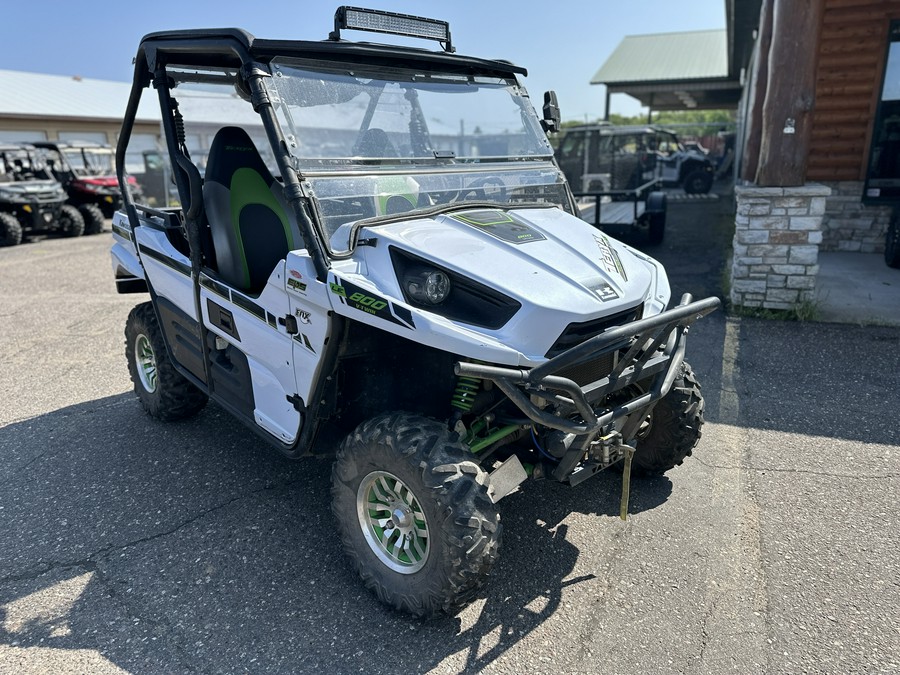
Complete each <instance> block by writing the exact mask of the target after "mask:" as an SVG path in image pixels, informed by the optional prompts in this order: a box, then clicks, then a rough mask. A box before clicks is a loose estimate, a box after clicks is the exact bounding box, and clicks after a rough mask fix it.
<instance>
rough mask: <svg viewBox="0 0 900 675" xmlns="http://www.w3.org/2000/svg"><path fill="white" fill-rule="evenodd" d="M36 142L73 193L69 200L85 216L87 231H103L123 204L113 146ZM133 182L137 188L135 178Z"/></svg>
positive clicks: (133, 189) (87, 232) (48, 164)
mask: <svg viewBox="0 0 900 675" xmlns="http://www.w3.org/2000/svg"><path fill="white" fill-rule="evenodd" d="M34 145H35V147H38V148H42V149H43V150H44V152H45V154H46V162H47V166H48V167H49V168H50V170H51V171H52V172H53V175H54V177H55V178H56V180H58V181H59V182H60V183H62V185H63V187H64V188H65V189H66V192H67V193H68V195H69V201H68V203H69V204H71V205H73V206H75V207H76V208H77V209H78V211H79V212H80V213H81V216H82V218H84V233H85V234H98V233H100V232H102V231H103V224H104V219H105V218H111V217H112V214H113V213H115V212H116V210H117V209H118V208H119V207H120V206H121V205H122V193H121V191H120V190H119V181H118V180H117V179H116V173H115V167H114V165H113V151H112V148H110V147H109V146H106V145H100V144H99V143H89V142H86V141H72V142H67V143H64V142H57V141H39V142H35V143H34ZM129 181H130V182H131V189H132V191H136V187H137V184H136V183H135V182H134V179H133V178H129Z"/></svg>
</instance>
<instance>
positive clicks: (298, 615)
mask: <svg viewBox="0 0 900 675" xmlns="http://www.w3.org/2000/svg"><path fill="white" fill-rule="evenodd" d="M324 442H328V441H327V440H326V441H324ZM0 452H3V453H4V456H5V457H6V458H7V459H8V462H7V464H6V468H5V469H4V470H3V472H2V473H0V483H2V485H3V489H2V490H0V513H2V514H3V518H2V519H0V540H2V541H4V542H7V546H5V547H3V549H2V550H0V644H2V645H6V646H7V652H6V653H7V654H8V655H9V656H8V658H11V659H13V660H14V661H15V660H16V659H18V660H19V661H20V662H21V663H22V664H30V665H31V666H34V665H35V661H34V659H37V660H38V661H37V664H38V665H39V666H40V665H41V664H43V665H44V666H45V667H47V668H49V669H53V666H52V664H53V663H57V664H58V663H59V662H60V661H59V659H63V660H64V662H65V661H67V660H68V659H70V658H71V659H75V658H78V659H88V660H87V661H85V663H90V662H92V661H91V659H93V660H94V661H96V663H98V664H102V663H103V662H104V661H106V662H110V663H112V664H114V665H115V666H117V667H119V668H122V669H125V670H128V671H137V672H182V671H185V670H198V671H201V672H207V671H210V672H220V671H231V670H238V669H239V670H252V671H257V672H268V671H279V672H312V671H323V670H324V671H326V672H359V671H363V672H368V673H375V672H421V671H424V670H428V669H431V668H434V667H436V666H438V665H439V664H442V663H444V662H447V661H448V659H449V660H450V662H452V663H453V664H456V665H454V666H452V667H451V669H464V670H471V671H473V672H474V671H478V670H481V669H483V668H485V667H486V666H488V665H489V664H491V663H492V662H494V661H495V660H496V659H497V658H499V657H500V656H501V655H503V654H505V653H506V652H507V651H508V650H509V649H511V648H513V647H514V646H515V645H516V644H517V643H518V642H519V641H520V640H522V639H523V638H524V637H525V636H527V635H529V634H530V633H532V632H534V631H535V629H537V628H538V627H540V626H541V625H542V624H543V623H544V622H546V621H547V620H549V619H551V618H552V617H553V615H554V613H555V612H556V610H557V609H558V608H559V606H560V603H561V602H562V599H563V597H564V594H565V593H566V591H567V589H569V588H570V587H573V586H574V587H580V586H586V585H589V584H591V583H594V584H596V578H597V574H596V573H595V572H594V571H588V572H585V571H584V570H583V569H582V568H581V566H579V567H578V570H579V571H578V572H577V573H576V563H577V562H578V560H579V555H580V554H581V549H580V547H579V545H578V544H577V542H573V541H572V540H570V536H569V529H570V525H569V522H568V519H569V518H571V517H576V518H588V519H591V520H595V521H596V528H597V532H598V533H605V536H608V537H610V538H612V539H615V537H616V536H617V535H616V534H615V533H616V532H619V531H620V530H621V529H622V528H623V527H627V525H624V524H622V523H621V521H620V520H619V519H618V512H619V498H620V478H619V476H618V475H615V474H609V475H606V474H600V475H598V476H596V477H594V478H592V479H591V480H590V481H587V482H586V483H584V484H583V485H580V486H578V488H574V489H573V488H568V487H566V486H562V485H559V484H555V483H552V482H549V481H540V482H535V483H530V484H527V485H526V489H524V490H523V491H522V492H520V493H516V494H513V495H511V496H509V497H508V498H507V499H505V500H504V501H503V502H502V503H501V512H502V514H503V519H504V520H503V522H504V528H505V530H504V545H503V550H502V553H501V559H500V562H499V563H498V564H497V566H496V567H495V570H494V573H493V575H492V577H491V579H489V581H488V583H487V585H486V586H485V589H484V590H483V592H482V594H481V596H480V597H479V598H478V599H477V600H476V601H475V603H473V605H472V606H471V607H469V608H467V609H464V610H463V611H461V612H460V613H459V614H458V615H457V616H445V617H441V618H437V619H432V620H427V621H422V620H419V619H414V618H412V617H409V616H406V615H403V614H400V613H398V612H395V611H393V610H391V609H389V608H387V607H385V606H383V605H381V604H380V603H379V602H378V601H377V600H376V599H375V598H374V596H372V595H371V594H370V593H369V592H368V591H366V590H365V589H364V587H363V586H362V583H361V582H360V581H359V580H358V579H357V578H356V577H355V575H354V574H353V572H352V571H351V569H350V567H349V565H348V563H347V562H346V561H345V559H344V556H343V553H342V552H341V550H340V542H339V540H338V537H337V535H336V533H335V528H334V526H333V521H332V515H331V513H330V507H329V503H330V494H329V481H330V462H328V461H325V460H320V459H308V460H301V461H299V462H291V461H288V460H285V459H283V458H281V457H280V456H279V455H278V454H277V453H275V452H274V451H272V450H271V449H270V448H269V447H268V446H267V445H266V444H265V443H263V442H262V441H259V440H258V439H256V438H254V437H253V436H252V435H251V434H249V433H248V432H247V431H246V429H244V428H243V427H242V426H241V425H240V424H238V423H236V422H234V421H233V420H232V419H231V418H230V417H229V416H227V414H226V413H224V412H223V411H221V410H219V409H218V408H217V407H215V406H209V407H208V409H207V410H205V411H203V412H202V413H201V414H200V415H199V416H198V417H197V418H196V419H195V420H193V421H190V422H185V423H177V424H168V425H166V424H161V423H157V422H155V421H153V420H150V419H149V418H147V416H146V415H144V413H143V411H142V410H141V409H140V406H139V405H138V404H137V402H136V401H135V400H134V399H133V397H132V396H131V395H130V394H124V395H120V396H113V397H109V398H106V399H101V400H98V401H91V402H87V403H83V404H79V405H75V406H71V407H69V408H65V409H62V410H58V411H54V412H52V413H48V414H46V415H42V416H39V417H37V418H33V419H29V420H26V421H22V422H17V423H14V424H11V425H8V426H6V427H4V428H2V429H0ZM670 492H671V483H670V482H669V481H668V480H667V479H665V478H663V479H657V480H653V481H635V483H634V485H633V489H632V495H631V512H632V513H638V512H641V511H645V510H650V509H653V508H655V507H656V506H658V505H660V504H662V503H664V502H665V501H666V499H667V498H668V496H669V494H670ZM601 567H602V564H601V563H600V562H598V564H597V565H595V566H591V567H590V570H598V571H599V570H600V569H601ZM592 592H593V591H592ZM76 650H77V651H78V654H79V656H77V657H76V656H75V654H74V652H75V651H76ZM0 658H2V657H0ZM44 658H46V659H50V661H47V662H46V663H44V662H42V661H41V659H44ZM53 659H56V660H55V661H54V660H53ZM23 667H24V666H23ZM448 667H450V666H448ZM98 668H99V666H98Z"/></svg>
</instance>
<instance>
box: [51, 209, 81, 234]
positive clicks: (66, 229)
mask: <svg viewBox="0 0 900 675" xmlns="http://www.w3.org/2000/svg"><path fill="white" fill-rule="evenodd" d="M56 227H57V228H58V229H59V232H60V234H62V236H64V237H80V236H81V235H82V234H84V218H82V217H81V214H80V213H79V212H78V209H76V208H75V207H74V206H71V205H69V204H63V205H62V206H61V207H60V208H59V215H58V216H57V217H56Z"/></svg>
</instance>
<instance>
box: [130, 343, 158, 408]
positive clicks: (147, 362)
mask: <svg viewBox="0 0 900 675" xmlns="http://www.w3.org/2000/svg"><path fill="white" fill-rule="evenodd" d="M134 360H135V363H136V364H137V371H138V377H139V378H140V380H141V384H142V385H143V387H144V389H146V390H147V392H149V393H151V394H152V393H153V392H154V391H156V387H157V386H158V385H159V372H158V370H157V368H156V354H154V353H153V345H151V344H150V340H149V339H148V338H147V336H146V335H144V334H143V333H142V334H140V335H138V336H137V339H135V341H134Z"/></svg>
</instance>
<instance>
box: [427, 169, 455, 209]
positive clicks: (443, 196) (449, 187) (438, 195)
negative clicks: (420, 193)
mask: <svg viewBox="0 0 900 675" xmlns="http://www.w3.org/2000/svg"><path fill="white" fill-rule="evenodd" d="M437 182H439V183H440V189H439V190H434V191H432V190H429V191H428V197H429V199H431V203H432V204H434V205H440V204H450V203H452V202H455V201H457V200H459V198H460V196H461V195H462V178H461V177H460V176H453V175H449V176H439V177H438V180H437Z"/></svg>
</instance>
